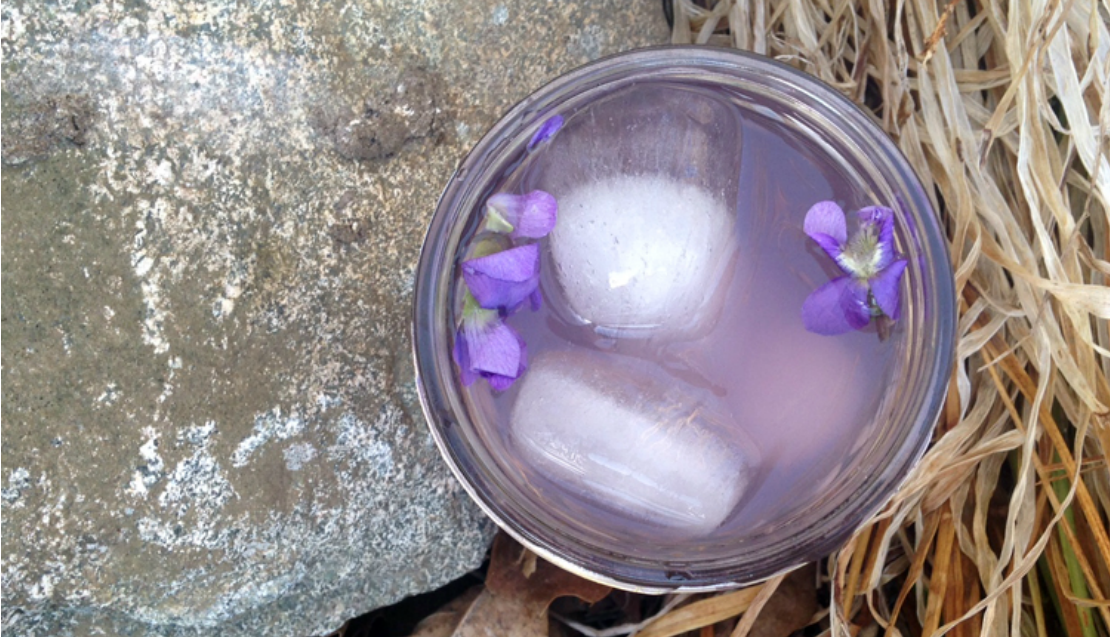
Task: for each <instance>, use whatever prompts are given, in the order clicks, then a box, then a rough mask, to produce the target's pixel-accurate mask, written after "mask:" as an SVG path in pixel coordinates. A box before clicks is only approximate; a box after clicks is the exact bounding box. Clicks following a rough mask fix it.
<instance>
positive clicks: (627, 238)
mask: <svg viewBox="0 0 1110 637" xmlns="http://www.w3.org/2000/svg"><path fill="white" fill-rule="evenodd" d="M550 245H551V255H552V261H553V265H554V272H555V276H556V278H557V280H558V284H559V288H560V289H561V291H562V294H563V295H564V296H565V300H566V303H567V305H568V306H569V309H570V310H571V311H572V312H573V313H574V314H575V315H576V317H577V318H578V319H579V320H581V321H583V322H586V323H589V324H593V325H595V326H596V327H597V328H598V331H601V332H602V333H607V334H609V335H613V336H636V335H638V334H655V333H657V332H658V331H660V330H662V331H667V332H671V331H676V332H684V333H692V332H699V331H701V330H703V329H704V328H705V327H707V326H708V324H709V323H711V320H712V319H713V318H714V317H715V316H716V315H717V313H718V312H716V310H717V309H719V306H720V304H721V296H722V295H723V289H724V288H725V287H726V285H725V283H726V281H727V279H728V276H729V273H731V271H732V266H733V265H734V263H733V256H734V253H735V246H736V240H735V237H734V236H733V216H732V215H731V214H730V213H729V208H728V207H727V206H726V205H725V203H724V201H722V200H721V199H719V198H717V197H714V196H713V195H712V194H711V193H710V192H708V191H706V190H704V189H702V188H700V187H698V186H695V185H692V184H688V183H682V182H680V181H675V180H672V179H669V178H666V177H662V176H657V175H643V176H628V175H625V176H619V177H611V178H605V179H601V180H598V181H593V182H587V183H584V184H582V185H581V186H579V187H578V188H576V189H573V190H571V191H569V192H568V193H567V194H566V195H564V196H563V197H561V198H560V199H559V220H558V222H557V223H556V225H555V230H554V231H553V232H552V233H551V242H550Z"/></svg>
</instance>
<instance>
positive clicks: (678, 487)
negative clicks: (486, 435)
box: [510, 352, 759, 535]
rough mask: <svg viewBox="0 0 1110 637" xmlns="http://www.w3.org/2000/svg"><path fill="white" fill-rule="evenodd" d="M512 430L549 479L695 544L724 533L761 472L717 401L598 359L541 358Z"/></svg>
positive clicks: (524, 382) (525, 381) (519, 400)
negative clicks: (722, 528) (715, 532)
mask: <svg viewBox="0 0 1110 637" xmlns="http://www.w3.org/2000/svg"><path fill="white" fill-rule="evenodd" d="M644 364H646V363H644ZM510 423H511V424H510V427H511V432H512V439H513V444H514V445H515V446H516V448H517V451H518V453H519V455H520V457H521V458H522V459H523V460H524V461H525V462H526V463H527V464H528V465H529V466H531V467H532V468H534V469H535V470H536V471H538V472H539V473H540V474H542V475H544V476H546V477H547V478H548V479H550V480H552V481H554V482H556V483H558V484H560V485H562V486H563V487H565V488H567V489H568V490H569V491H570V492H572V493H576V494H578V495H580V496H581V497H583V498H585V499H586V500H589V501H592V502H594V503H595V504H597V505H600V506H602V507H604V508H607V509H609V510H611V511H615V512H617V513H620V514H623V515H627V516H630V517H632V518H635V519H638V520H643V521H647V522H651V523H655V524H660V525H663V526H666V527H670V528H674V529H677V530H680V531H681V532H684V533H690V534H692V535H701V534H705V533H708V532H710V531H712V530H713V529H715V528H717V527H718V526H720V524H721V523H722V522H723V521H724V520H725V519H726V518H727V517H728V516H729V514H730V513H731V512H732V511H733V510H734V509H735V508H736V505H737V503H738V502H739V501H740V498H741V497H742V496H743V495H744V493H745V492H746V490H747V488H748V486H749V485H750V484H751V482H752V479H753V478H754V475H755V472H756V469H757V467H758V465H759V453H758V451H757V450H756V447H755V445H754V443H752V442H751V440H750V439H749V438H747V436H746V435H745V434H744V433H743V432H742V431H740V430H739V429H737V428H736V426H735V424H734V423H733V422H732V419H731V418H730V417H729V414H728V411H727V410H726V409H725V408H724V407H723V406H722V405H720V404H719V403H718V402H717V401H716V400H715V399H714V398H713V397H712V395H711V394H708V393H706V394H704V395H702V394H699V392H697V391H691V390H689V389H685V390H684V389H679V388H677V387H676V386H675V384H674V383H673V382H666V381H664V380H663V379H662V378H659V377H655V376H653V375H652V374H651V373H649V372H646V371H645V370H643V369H636V368H632V367H629V366H625V365H617V364H614V363H611V362H609V361H606V360H603V359H602V358H600V357H598V356H595V355H589V354H582V353H567V352H545V353H543V354H541V355H539V356H538V357H537V358H536V360H535V361H533V364H532V366H531V367H530V368H529V369H528V371H527V373H525V374H524V376H523V377H522V379H521V385H520V392H519V394H518V395H517V397H516V400H515V402H514V403H513V407H512V411H511V414H510Z"/></svg>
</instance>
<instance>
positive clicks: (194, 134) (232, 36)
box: [0, 0, 666, 637]
mask: <svg viewBox="0 0 1110 637" xmlns="http://www.w3.org/2000/svg"><path fill="white" fill-rule="evenodd" d="M2 17H3V34H2V43H3V54H4V60H3V118H2V119H3V162H4V165H3V168H2V178H3V221H4V225H3V254H2V276H3V285H2V314H3V316H2V321H3V322H2V357H3V360H2V363H3V393H4V395H3V402H2V417H3V449H2V460H3V469H2V475H0V482H2V487H3V491H2V507H3V531H2V536H3V537H2V540H3V545H2V548H3V628H4V634H5V635H6V636H7V635H13V636H15V635H96V634H105V635H116V634H118V635H210V634H220V635H274V636H283V635H289V636H297V637H299V636H307V635H313V634H323V633H326V632H328V631H331V630H334V629H336V628H337V627H338V626H339V625H340V624H341V623H342V622H343V621H344V620H345V619H346V618H348V617H350V616H353V615H357V614H360V613H362V612H365V611H367V610H369V609H371V608H374V607H376V606H381V605H384V604H388V603H391V602H393V601H395V600H397V599H399V598H401V597H403V596H406V595H409V594H412V593H416V592H419V591H422V590H426V589H430V588H433V587H436V586H438V585H440V584H442V583H444V582H446V581H448V580H450V579H452V578H454V577H457V576H458V575H460V574H461V573H463V572H465V571H467V570H469V569H471V568H473V567H475V566H477V564H478V563H479V561H480V560H481V557H482V555H483V554H484V552H485V549H486V546H487V542H488V540H489V537H490V535H491V532H492V526H491V525H490V524H489V523H488V522H486V521H485V520H484V518H483V516H482V515H481V513H480V512H479V511H478V510H477V508H476V507H474V506H473V505H472V504H471V503H470V501H469V500H468V498H467V497H466V495H465V493H463V491H462V490H461V489H460V488H459V487H458V486H457V485H456V483H455V481H454V480H453V478H452V477H451V476H450V474H449V472H448V471H447V469H446V467H445V465H444V464H443V463H442V462H441V461H440V460H439V458H438V454H437V452H436V450H435V446H434V444H433V443H432V441H431V438H430V437H429V434H428V432H427V428H426V427H425V425H424V423H423V418H422V416H421V415H420V410H419V405H418V403H417V400H416V395H415V388H414V385H413V369H412V364H411V362H410V354H409V340H408V323H409V312H410V296H411V290H412V285H413V270H414V267H415V263H416V259H417V255H418V251H419V247H420V242H421V239H422V237H423V232H424V229H425V227H426V225H427V222H428V220H429V218H430V215H431V213H432V210H433V206H434V204H435V201H436V198H437V196H438V194H439V191H440V189H441V188H442V185H443V184H444V183H445V182H446V180H447V178H448V177H449V176H450V173H451V171H452V169H453V167H454V165H455V163H456V162H457V161H458V160H459V159H460V158H461V157H462V155H463V153H464V152H465V151H466V149H467V148H468V147H469V146H471V145H472V144H473V143H474V142H476V141H477V139H478V138H479V136H480V135H481V133H482V131H484V130H485V128H486V127H487V126H489V125H490V124H492V123H493V121H494V119H495V118H496V117H497V116H498V115H499V114H500V113H501V112H503V111H504V110H505V109H506V108H508V107H509V106H510V105H511V104H512V103H513V102H515V101H516V100H518V99H520V98H522V97H523V96H525V95H526V94H527V93H528V92H529V91H531V90H532V89H534V88H536V87H538V86H539V85H541V84H542V83H543V82H545V81H546V80H548V79H550V78H551V77H553V76H554V75H556V74H558V73H560V72H563V71H566V70H568V69H570V68H572V67H574V66H576V65H578V64H581V63H583V62H586V61H588V60H590V59H593V58H596V57H598V56H600V55H603V54H607V53H611V52H615V51H617V50H621V49H627V48H633V47H636V46H643V45H647V44H653V43H659V42H664V41H665V40H666V25H665V24H664V23H663V19H662V13H661V11H660V10H659V7H658V3H657V2H656V0H638V1H637V2H634V3H626V2H622V1H620V0H601V1H596V2H587V1H585V0H580V1H576V2H560V3H552V4H548V3H546V2H541V1H540V0H527V1H524V2H518V3H507V2H505V3H500V4H499V3H494V2H463V1H461V0H457V1H454V2H451V1H448V2H442V3H423V2H411V1H410V0H391V1H386V2H381V1H377V0H352V1H351V2H327V1H325V2H316V1H307V0H290V1H286V2H275V3H248V4H244V3H234V2H230V1H225V0H219V1H214V2H195V1H192V0H150V1H149V2H127V3H116V2H91V3H88V2H81V3H74V2H60V3H41V2H30V1H26V2H21V1H18V0H13V1H11V2H5V3H4V4H3V8H2Z"/></svg>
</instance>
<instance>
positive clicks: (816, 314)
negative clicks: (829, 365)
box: [802, 276, 871, 336]
mask: <svg viewBox="0 0 1110 637" xmlns="http://www.w3.org/2000/svg"><path fill="white" fill-rule="evenodd" d="M870 321H871V312H870V311H869V310H868V307H867V286H866V285H864V284H862V283H860V282H859V281H857V280H855V279H854V278H852V277H850V276H842V277H838V278H836V279H833V280H832V281H829V282H828V283H826V284H825V285H822V286H821V287H819V288H817V289H816V290H814V291H813V293H812V294H810V295H809V297H808V298H806V300H805V303H803V304H802V323H804V324H805V327H806V329H807V330H809V331H810V332H813V333H815V334H823V335H826V336H831V335H834V334H843V333H845V332H851V331H852V330H858V329H860V328H862V327H864V326H866V325H867V323H868V322H870Z"/></svg>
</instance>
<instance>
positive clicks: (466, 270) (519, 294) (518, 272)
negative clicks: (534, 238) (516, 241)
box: [462, 244, 540, 309]
mask: <svg viewBox="0 0 1110 637" xmlns="http://www.w3.org/2000/svg"><path fill="white" fill-rule="evenodd" d="M462 271H463V279H465V280H466V286H467V287H468V288H470V293H471V294H473V295H474V299H475V300H476V301H478V305H480V306H482V307H484V308H487V309H493V308H498V307H506V308H511V307H514V306H516V305H518V304H519V303H520V302H521V301H523V300H524V299H526V298H528V295H530V294H531V293H532V291H533V290H535V289H536V287H537V286H538V285H539V283H540V251H539V247H538V246H536V245H535V244H528V245H523V246H519V247H516V248H511V249H509V250H504V251H502V252H497V253H495V254H491V255H489V256H484V257H479V258H477V259H470V260H467V261H463V263H462Z"/></svg>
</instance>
